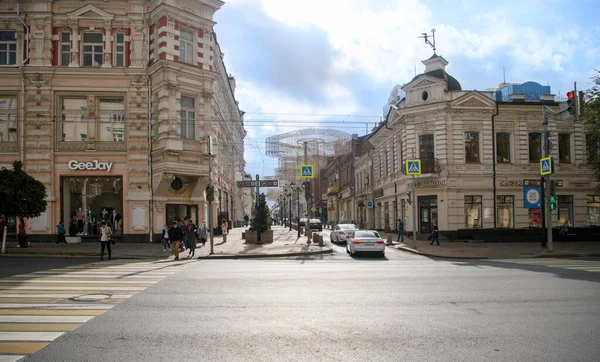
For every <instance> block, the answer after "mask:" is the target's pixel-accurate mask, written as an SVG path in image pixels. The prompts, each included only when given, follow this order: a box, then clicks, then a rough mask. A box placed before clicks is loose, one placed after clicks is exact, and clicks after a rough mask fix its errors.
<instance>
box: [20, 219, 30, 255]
mask: <svg viewBox="0 0 600 362" xmlns="http://www.w3.org/2000/svg"><path fill="white" fill-rule="evenodd" d="M17 232H18V233H17V239H18V240H19V247H21V248H26V247H28V246H29V242H28V241H27V230H26V228H25V220H24V219H23V218H22V217H21V218H19V226H18V228H17Z"/></svg>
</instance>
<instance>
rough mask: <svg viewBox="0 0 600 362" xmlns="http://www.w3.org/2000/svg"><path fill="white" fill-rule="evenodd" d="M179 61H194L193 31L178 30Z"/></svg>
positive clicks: (189, 62)
mask: <svg viewBox="0 0 600 362" xmlns="http://www.w3.org/2000/svg"><path fill="white" fill-rule="evenodd" d="M179 61H181V62H184V63H188V64H193V63H194V33H192V32H191V31H187V30H181V31H180V32H179Z"/></svg>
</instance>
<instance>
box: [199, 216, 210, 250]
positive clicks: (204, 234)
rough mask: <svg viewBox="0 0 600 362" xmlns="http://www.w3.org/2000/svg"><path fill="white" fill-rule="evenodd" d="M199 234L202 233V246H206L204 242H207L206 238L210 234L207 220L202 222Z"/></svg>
mask: <svg viewBox="0 0 600 362" xmlns="http://www.w3.org/2000/svg"><path fill="white" fill-rule="evenodd" d="M198 234H199V235H200V242H201V243H202V246H204V244H206V239H207V236H208V228H207V227H206V221H203V222H202V226H200V231H199V233H198Z"/></svg>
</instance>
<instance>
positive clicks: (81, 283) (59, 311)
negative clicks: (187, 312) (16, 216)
mask: <svg viewBox="0 0 600 362" xmlns="http://www.w3.org/2000/svg"><path fill="white" fill-rule="evenodd" d="M191 262H195V261H193V260H187V261H181V262H179V263H177V262H175V263H169V264H165V263H164V262H152V261H144V262H134V261H130V262H123V261H114V260H113V261H109V262H101V263H97V262H96V263H90V264H84V265H77V266H70V267H65V268H59V269H50V270H44V271H37V272H32V273H28V274H22V275H15V276H11V277H8V278H5V279H0V362H14V361H19V360H21V359H22V358H24V357H26V356H27V355H30V354H32V353H35V352H36V351H38V350H39V349H41V348H44V347H45V346H46V345H47V344H48V343H51V342H52V341H53V340H55V339H56V338H59V337H60V336H62V335H63V334H64V333H68V332H70V331H73V330H75V329H76V328H78V327H80V326H81V325H82V324H83V323H86V322H88V321H89V320H91V319H93V318H94V317H96V316H99V315H101V314H103V313H104V312H106V311H107V310H110V309H111V308H113V307H114V306H115V305H117V304H118V303H121V302H123V301H125V300H127V299H128V298H131V297H132V296H134V295H135V294H137V293H139V292H140V291H142V290H144V289H146V288H148V287H150V286H152V285H154V284H156V283H158V282H159V281H161V280H163V279H164V278H166V277H169V276H171V275H174V274H176V273H177V272H179V271H182V270H184V269H185V268H186V267H187V264H189V263H191Z"/></svg>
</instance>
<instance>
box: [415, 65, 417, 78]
mask: <svg viewBox="0 0 600 362" xmlns="http://www.w3.org/2000/svg"><path fill="white" fill-rule="evenodd" d="M416 76H417V63H415V77H416Z"/></svg>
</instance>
